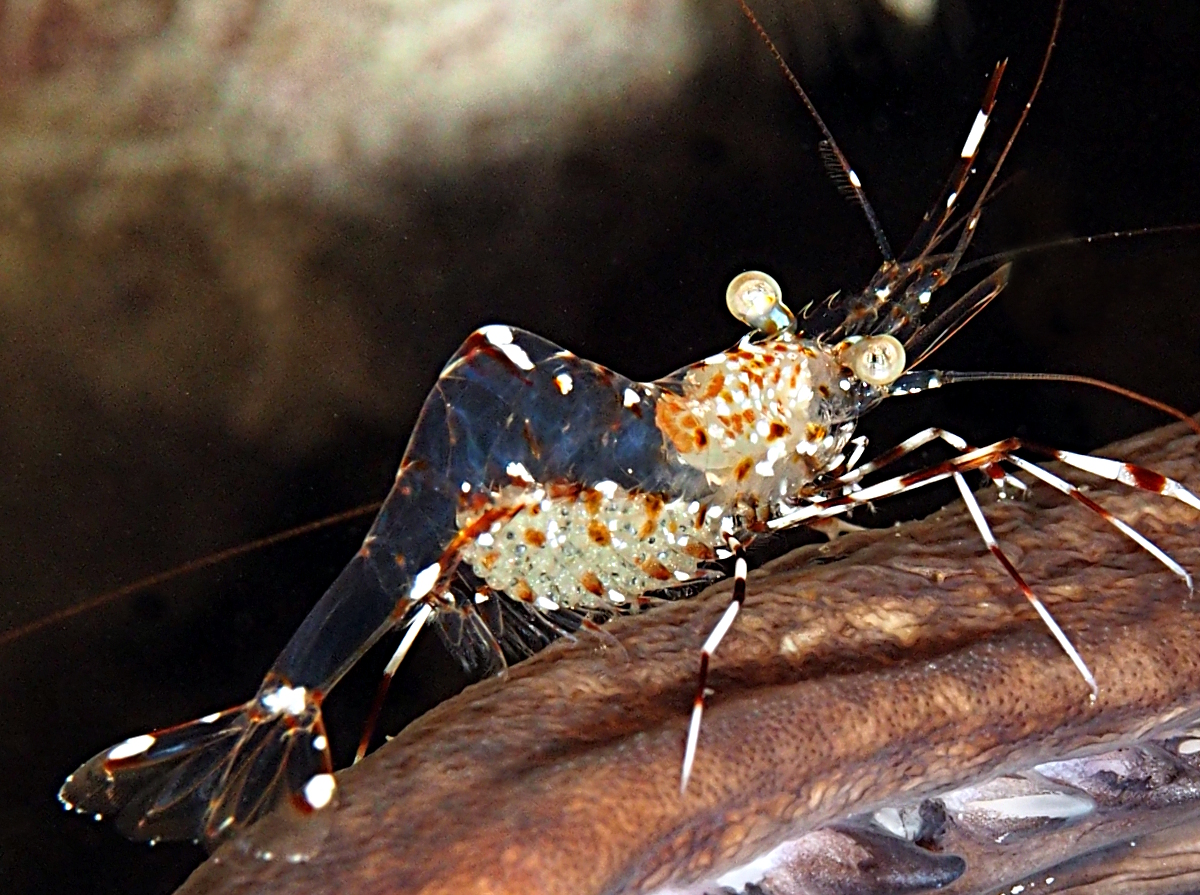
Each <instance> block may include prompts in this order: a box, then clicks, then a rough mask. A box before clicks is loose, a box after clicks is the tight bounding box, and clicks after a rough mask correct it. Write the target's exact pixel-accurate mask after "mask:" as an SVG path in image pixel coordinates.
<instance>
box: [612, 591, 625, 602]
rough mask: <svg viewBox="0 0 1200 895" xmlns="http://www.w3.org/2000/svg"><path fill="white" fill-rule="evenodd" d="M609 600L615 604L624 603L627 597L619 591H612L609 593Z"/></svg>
mask: <svg viewBox="0 0 1200 895" xmlns="http://www.w3.org/2000/svg"><path fill="white" fill-rule="evenodd" d="M608 598H609V599H610V600H612V601H613V602H614V603H624V602H625V599H626V597H625V595H624V594H623V593H621V592H620V591H619V590H610V591H609V592H608Z"/></svg>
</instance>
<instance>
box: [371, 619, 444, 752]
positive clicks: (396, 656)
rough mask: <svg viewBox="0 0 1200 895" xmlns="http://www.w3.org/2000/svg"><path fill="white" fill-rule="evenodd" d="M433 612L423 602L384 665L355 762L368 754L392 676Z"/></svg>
mask: <svg viewBox="0 0 1200 895" xmlns="http://www.w3.org/2000/svg"><path fill="white" fill-rule="evenodd" d="M433 613H434V608H433V604H431V603H422V604H421V605H420V607H419V608H418V609H417V611H416V614H414V615H413V617H412V620H411V621H410V622H409V623H408V628H406V629H405V631H404V638H403V639H402V640H401V641H400V645H399V646H398V647H396V652H394V653H392V657H391V658H390V659H388V663H387V665H385V666H384V668H383V675H382V676H381V678H380V680H379V688H378V689H377V690H376V691H375V699H374V700H373V701H372V702H371V710H370V711H369V712H368V713H367V720H366V723H365V724H363V732H362V737H361V738H360V739H359V741H358V749H357V750H356V751H355V753H354V763H355V764H358V763H359V762H360V761H362V760H363V756H364V755H366V754H367V748H368V746H370V744H371V737H372V736H374V734H375V726H376V724H377V723H378V722H379V712H380V711H381V710H382V709H383V701H384V699H386V698H387V694H388V688H389V687H391V685H392V678H393V677H395V675H396V669H398V668H399V667H400V663H401V662H403V661H404V657H405V656H407V655H408V651H409V650H410V649H411V648H412V645H413V642H414V641H415V640H416V639H417V635H418V634H420V633H421V629H422V628H423V627H425V623H426V622H427V621H429V619H430V617H431V616H432V615H433Z"/></svg>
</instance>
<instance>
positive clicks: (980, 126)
mask: <svg viewBox="0 0 1200 895" xmlns="http://www.w3.org/2000/svg"><path fill="white" fill-rule="evenodd" d="M987 125H988V117H987V115H985V114H984V111H983V109H980V110H979V111H978V112H977V113H975V123H974V124H972V125H971V132H970V133H969V134H967V142H966V143H963V148H962V153H961V156H962V158H971V157H972V156H973V155H975V153H976V152H978V151H979V141H980V140H982V139H983V132H984V131H985V130H986V129H987Z"/></svg>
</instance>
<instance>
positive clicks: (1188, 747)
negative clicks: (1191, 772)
mask: <svg viewBox="0 0 1200 895" xmlns="http://www.w3.org/2000/svg"><path fill="white" fill-rule="evenodd" d="M1197 752H1200V740H1184V741H1183V742H1182V743H1180V744H1179V754H1180V755H1195V754H1196V753H1197Z"/></svg>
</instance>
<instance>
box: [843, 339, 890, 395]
mask: <svg viewBox="0 0 1200 895" xmlns="http://www.w3.org/2000/svg"><path fill="white" fill-rule="evenodd" d="M839 355H840V358H841V361H842V363H843V364H845V365H846V366H847V367H849V368H850V369H851V370H852V371H853V373H854V375H855V376H857V377H858V378H859V379H861V380H862V381H863V382H865V383H866V384H867V385H891V384H892V383H893V382H895V381H896V379H897V378H899V376H900V374H901V373H903V372H904V364H905V357H904V346H903V345H901V344H900V342H899V340H898V339H896V338H895V337H894V336H867V337H866V338H864V339H860V340H859V341H857V342H847V343H845V344H844V346H843V347H842V349H841V351H840V352H839Z"/></svg>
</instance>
